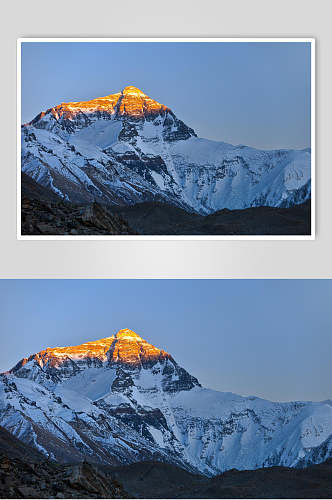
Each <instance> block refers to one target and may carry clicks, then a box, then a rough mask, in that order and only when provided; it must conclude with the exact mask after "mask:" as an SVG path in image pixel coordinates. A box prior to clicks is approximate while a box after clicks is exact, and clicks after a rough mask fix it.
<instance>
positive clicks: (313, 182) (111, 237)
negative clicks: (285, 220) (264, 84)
mask: <svg viewBox="0 0 332 500" xmlns="http://www.w3.org/2000/svg"><path fill="white" fill-rule="evenodd" d="M29 42H53V43H57V42H72V43H80V42H96V43H98V42H135V43H137V42H165V43H167V42H182V43H186V42H200V43H202V42H203V43H216V42H225V43H226V42H238V43H245V42H247V43H248V42H249V43H250V42H275V43H285V42H293V43H299V42H300V43H303V42H307V43H310V44H311V234H310V235H305V236H295V235H294V236H282V235H280V236H269V235H265V236H254V235H252V236H242V235H239V236H223V235H213V236H205V235H195V236H185V235H183V236H182V235H173V236H171V235H170V236H150V235H137V236H134V235H121V236H120V235H119V236H117V235H109V236H107V235H100V236H98V235H89V236H75V235H73V236H69V235H63V236H53V235H49V236H46V235H43V236H30V235H22V234H21V45H22V43H29ZM315 42H316V40H315V38H297V37H296V38H252V37H250V38H18V39H17V193H16V197H17V239H18V240H94V241H98V240H113V241H114V240H135V241H137V240H180V241H182V240H201V241H202V240H233V241H236V240H315V228H316V210H315V206H316V202H315V194H316V178H315V177H316V115H315V113H316V102H315V98H316V90H315V75H316V62H315V45H316V44H315Z"/></svg>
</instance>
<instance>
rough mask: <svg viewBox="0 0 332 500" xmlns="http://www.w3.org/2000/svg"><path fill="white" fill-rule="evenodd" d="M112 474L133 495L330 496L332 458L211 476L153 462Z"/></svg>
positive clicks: (181, 496)
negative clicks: (317, 462)
mask: <svg viewBox="0 0 332 500" xmlns="http://www.w3.org/2000/svg"><path fill="white" fill-rule="evenodd" d="M112 474H113V476H114V477H115V478H117V479H118V480H119V481H120V482H121V483H122V484H123V485H124V488H125V489H126V490H127V491H128V492H129V494H130V495H132V496H135V497H136V498H174V499H175V498H202V499H203V498H204V499H205V498H332V461H328V462H325V463H323V464H320V465H314V466H312V467H309V468H307V469H291V468H287V467H270V468H265V469H258V470H254V471H238V470H230V471H227V472H225V473H224V474H222V475H219V476H216V477H214V478H211V479H209V478H206V477H204V476H199V475H194V474H191V473H189V472H187V471H185V470H183V469H180V468H178V467H176V466H174V465H168V464H162V463H156V462H154V463H153V462H140V463H137V464H132V465H129V466H124V467H118V468H116V469H113V470H112Z"/></svg>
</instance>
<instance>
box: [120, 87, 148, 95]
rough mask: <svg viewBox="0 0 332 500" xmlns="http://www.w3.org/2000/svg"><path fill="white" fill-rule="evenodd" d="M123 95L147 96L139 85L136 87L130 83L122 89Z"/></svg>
mask: <svg viewBox="0 0 332 500" xmlns="http://www.w3.org/2000/svg"><path fill="white" fill-rule="evenodd" d="M122 94H123V95H133V96H139V97H147V96H146V94H144V92H142V91H141V90H140V89H138V88H137V87H134V86H133V85H129V86H128V87H125V88H124V89H123V91H122Z"/></svg>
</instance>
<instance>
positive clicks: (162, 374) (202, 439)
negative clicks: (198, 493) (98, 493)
mask: <svg viewBox="0 0 332 500" xmlns="http://www.w3.org/2000/svg"><path fill="white" fill-rule="evenodd" d="M0 425H2V426H3V427H5V428H6V429H8V430H9V431H10V432H11V433H12V434H14V435H15V436H16V437H18V438H20V439H22V440H23V441H25V442H27V443H29V444H31V445H33V446H35V447H36V448H37V449H38V450H40V451H41V452H43V453H44V454H45V455H50V456H51V457H53V458H56V459H57V460H59V461H75V460H82V459H83V458H88V459H89V460H90V461H95V462H103V463H109V464H127V463H132V462H136V461H142V460H159V461H165V462H168V463H173V464H176V465H180V466H182V467H184V468H186V469H188V470H191V471H196V472H197V471H199V472H201V473H204V474H206V475H214V474H217V473H220V472H221V471H224V470H227V469H232V468H236V469H255V468H258V467H264V466H270V465H285V466H291V467H297V466H305V465H308V464H311V463H319V462H321V461H323V460H326V459H327V458H328V457H331V456H332V446H331V442H332V401H324V402H320V403H313V402H294V403H274V402H270V401H266V400H263V399H260V398H257V397H242V396H238V395H236V394H232V393H229V392H217V391H213V390H210V389H205V388H203V387H202V386H201V385H200V384H199V382H198V380H197V379H196V378H195V377H193V376H192V375H190V374H189V373H188V372H187V371H186V370H184V369H183V368H181V367H180V366H179V365H178V364H177V363H176V362H175V360H174V359H173V357H172V356H171V355H170V354H168V353H167V352H165V351H163V350H160V349H158V348H156V347H154V346H152V345H151V344H149V343H148V342H146V341H145V340H143V339H142V338H141V337H140V336H139V335H137V334H136V333H134V332H133V331H131V330H128V329H125V330H120V331H119V332H118V333H117V334H116V335H113V336H111V337H107V338H104V339H101V340H98V341H95V342H87V343H84V344H82V345H79V346H75V347H56V348H52V349H51V348H47V349H45V350H43V351H41V352H39V353H37V354H34V355H32V356H29V357H28V358H24V359H22V360H21V361H20V362H19V363H18V364H17V365H16V366H15V367H14V368H13V369H12V370H10V371H9V372H6V373H3V374H1V376H0Z"/></svg>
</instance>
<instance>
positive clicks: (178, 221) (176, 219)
mask: <svg viewBox="0 0 332 500" xmlns="http://www.w3.org/2000/svg"><path fill="white" fill-rule="evenodd" d="M111 211H112V213H114V214H118V215H120V216H121V217H122V218H123V219H124V220H126V221H127V223H128V224H129V225H130V226H131V227H132V228H133V229H134V230H136V231H137V232H138V233H140V234H146V235H148V234H149V235H308V234H310V228H311V216H310V201H307V202H305V203H303V204H302V205H296V206H294V207H291V208H274V207H255V208H247V209H244V210H228V209H224V210H219V211H217V212H214V213H213V214H211V215H207V216H202V215H198V214H194V213H188V212H186V211H185V210H182V209H181V208H177V207H173V206H171V205H167V204H164V203H159V202H147V203H140V204H136V205H133V206H128V207H116V208H112V209H111Z"/></svg>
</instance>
